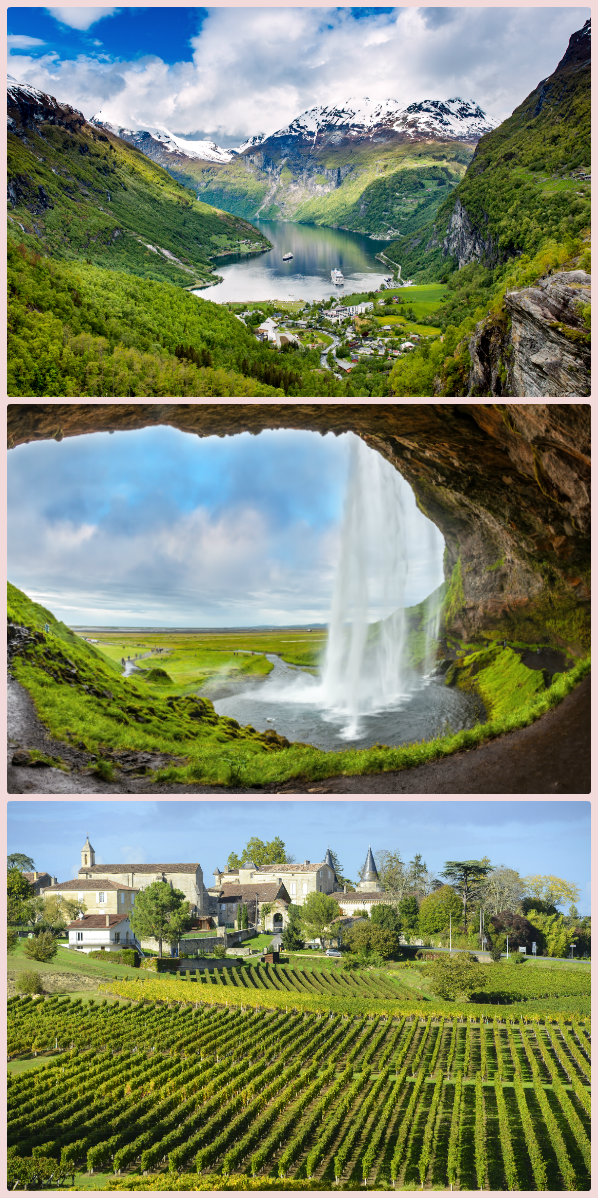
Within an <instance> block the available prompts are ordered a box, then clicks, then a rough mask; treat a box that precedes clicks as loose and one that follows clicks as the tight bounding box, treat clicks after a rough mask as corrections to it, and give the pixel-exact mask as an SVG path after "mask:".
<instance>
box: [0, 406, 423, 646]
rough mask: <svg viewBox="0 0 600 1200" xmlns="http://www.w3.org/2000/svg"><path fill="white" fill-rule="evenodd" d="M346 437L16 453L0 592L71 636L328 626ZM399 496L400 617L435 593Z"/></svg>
mask: <svg viewBox="0 0 600 1200" xmlns="http://www.w3.org/2000/svg"><path fill="white" fill-rule="evenodd" d="M350 436H351V435H344V436H342V437H335V436H334V435H333V434H327V435H326V436H325V437H321V436H320V435H319V434H316V433H308V432H294V431H273V430H272V431H265V432H264V433H261V434H260V435H258V436H253V435H251V434H241V435H238V436H237V437H229V438H217V437H212V438H198V437H196V436H195V435H192V434H186V433H182V432H181V431H180V430H175V429H171V428H167V427H159V428H149V429H143V430H139V431H136V432H126V433H114V434H108V433H98V434H92V435H89V436H87V437H77V438H66V439H65V440H64V441H62V442H39V443H33V444H30V445H24V446H19V447H17V448H16V449H15V450H12V451H11V453H10V455H9V457H8V523H9V533H8V577H9V579H10V580H11V582H12V583H14V584H15V585H16V586H17V587H19V588H21V589H22V590H23V591H25V592H26V593H27V594H28V595H29V596H31V597H32V599H34V600H37V601H38V602H39V603H41V604H44V605H45V606H46V607H48V608H49V609H50V610H51V611H52V612H53V613H54V615H55V616H56V617H58V618H59V619H60V620H63V621H65V622H66V623H67V624H69V625H84V624H88V623H89V624H93V625H119V624H124V625H133V626H136V625H139V626H144V625H158V626H192V627H193V626H232V625H262V624H273V625H282V624H286V623H287V624H304V623H307V624H317V623H319V624H320V623H325V622H327V620H328V618H329V609H330V602H331V596H332V588H333V579H334V571H335V567H336V563H337V555H338V543H339V530H340V523H341V517H342V511H343V501H344V493H345V485H346V477H347V463H348V449H349V442H348V439H349V437H350ZM404 494H405V497H406V503H407V505H408V519H407V522H406V530H407V536H408V545H409V555H410V561H411V564H412V566H411V571H410V584H409V588H408V591H407V594H406V597H405V602H406V604H409V605H410V604H414V603H417V602H418V601H420V600H422V599H424V597H425V596H426V595H428V594H429V593H430V592H431V591H432V590H433V589H434V588H435V587H437V586H438V584H439V583H440V582H441V580H442V553H443V541H442V538H441V535H440V534H439V533H438V531H437V530H436V529H435V527H433V526H431V525H430V522H427V521H426V519H425V518H424V517H423V516H422V514H421V513H419V512H418V510H417V508H416V504H415V501H414V497H413V494H412V491H411V489H410V487H409V486H408V484H406V483H405V484H404ZM427 530H429V531H430V533H431V536H432V537H433V539H434V540H433V543H432V542H431V538H430V537H429V536H428V534H427ZM379 615H382V614H380V613H377V614H373V619H375V617H376V616H379Z"/></svg>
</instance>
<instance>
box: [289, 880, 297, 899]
mask: <svg viewBox="0 0 600 1200" xmlns="http://www.w3.org/2000/svg"><path fill="white" fill-rule="evenodd" d="M290 894H291V895H292V896H295V895H296V884H295V882H294V883H291V884H290Z"/></svg>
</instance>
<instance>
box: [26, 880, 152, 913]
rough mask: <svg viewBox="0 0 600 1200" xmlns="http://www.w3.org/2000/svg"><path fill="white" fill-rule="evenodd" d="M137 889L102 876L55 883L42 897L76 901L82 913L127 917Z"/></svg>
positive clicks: (47, 888)
mask: <svg viewBox="0 0 600 1200" xmlns="http://www.w3.org/2000/svg"><path fill="white" fill-rule="evenodd" d="M138 891H139V888H133V887H128V885H127V884H125V883H115V882H114V880H112V879H105V878H103V877H102V876H98V877H95V876H94V878H93V879H86V878H79V879H67V880H66V882H65V883H56V884H54V885H53V886H52V887H45V888H44V889H43V895H44V897H46V896H57V897H58V898H60V897H64V899H65V900H76V901H78V902H79V903H80V904H81V905H82V906H83V905H85V908H83V911H84V912H87V913H90V914H91V913H98V914H105V913H106V914H108V913H110V914H114V915H115V916H123V917H128V916H129V914H130V913H131V910H132V908H133V904H134V900H135V897H136V896H137V893H138Z"/></svg>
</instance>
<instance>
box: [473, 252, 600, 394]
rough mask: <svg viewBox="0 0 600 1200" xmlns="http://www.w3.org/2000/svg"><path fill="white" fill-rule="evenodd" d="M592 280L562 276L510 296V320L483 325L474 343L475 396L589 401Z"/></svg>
mask: <svg viewBox="0 0 600 1200" xmlns="http://www.w3.org/2000/svg"><path fill="white" fill-rule="evenodd" d="M591 282H592V281H591V277H590V276H589V275H586V273H585V272H584V271H559V272H557V273H556V274H555V275H548V276H546V277H545V278H544V279H540V280H539V282H538V283H537V284H536V285H535V286H533V287H528V288H521V289H520V290H519V291H515V292H507V294H506V296H505V299H504V306H505V310H506V314H507V315H508V320H505V319H502V318H500V319H498V318H491V319H488V320H486V321H483V322H481V323H480V325H478V327H477V329H476V332H475V334H474V336H473V337H472V338H471V341H470V343H469V352H470V355H471V362H472V367H471V374H470V377H469V395H471V396H589V394H590V387H591V373H590V372H591V346H590V334H589V330H588V329H587V328H586V322H585V313H586V310H587V311H589V305H590V300H591Z"/></svg>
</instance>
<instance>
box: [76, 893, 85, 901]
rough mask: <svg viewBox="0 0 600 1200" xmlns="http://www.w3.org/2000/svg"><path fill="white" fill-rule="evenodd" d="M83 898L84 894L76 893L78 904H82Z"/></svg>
mask: <svg viewBox="0 0 600 1200" xmlns="http://www.w3.org/2000/svg"><path fill="white" fill-rule="evenodd" d="M83 897H84V893H83V892H78V893H77V899H78V900H79V903H80V904H81V903H82V902H83Z"/></svg>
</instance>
